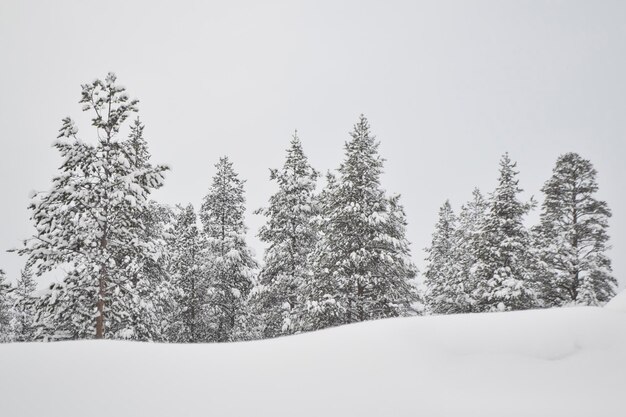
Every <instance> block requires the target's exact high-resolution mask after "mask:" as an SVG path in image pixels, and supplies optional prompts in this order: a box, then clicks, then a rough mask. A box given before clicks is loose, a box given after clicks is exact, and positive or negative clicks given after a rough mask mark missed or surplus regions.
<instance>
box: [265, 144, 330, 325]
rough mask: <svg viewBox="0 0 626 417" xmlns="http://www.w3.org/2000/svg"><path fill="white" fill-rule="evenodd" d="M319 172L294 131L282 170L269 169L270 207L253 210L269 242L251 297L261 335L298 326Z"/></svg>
mask: <svg viewBox="0 0 626 417" xmlns="http://www.w3.org/2000/svg"><path fill="white" fill-rule="evenodd" d="M317 177H318V173H317V171H315V170H314V169H313V168H312V167H311V165H310V164H309V162H308V160H307V158H306V156H305V155H304V152H303V150H302V143H301V142H300V139H299V138H298V136H297V132H296V134H294V136H293V139H292V140H291V146H290V147H289V149H288V150H287V158H286V160H285V164H284V166H283V168H282V170H280V171H279V170H271V171H270V179H271V180H273V181H276V182H277V184H278V191H277V192H276V193H275V194H274V195H273V196H271V197H270V201H269V207H267V208H265V209H261V210H258V211H257V213H260V214H263V215H264V216H266V217H267V223H266V224H265V225H263V226H262V227H261V229H260V231H259V237H260V238H261V240H262V241H263V242H266V243H268V244H269V247H268V248H267V250H266V252H265V257H264V260H265V263H264V267H263V269H262V270H261V272H260V284H261V289H260V290H259V291H258V293H257V294H256V295H257V297H256V298H257V300H256V302H257V303H258V304H259V306H258V309H257V310H258V311H259V315H262V316H263V322H264V323H263V325H264V329H263V336H264V337H274V336H278V335H281V334H291V333H293V332H295V331H297V330H299V329H298V328H297V323H298V320H299V319H298V318H299V317H300V316H301V315H302V310H303V306H304V300H303V288H304V284H305V282H306V280H307V278H308V277H309V276H310V275H311V274H312V270H311V265H310V254H311V252H312V251H313V248H314V246H315V243H316V241H317V236H318V235H317V230H316V227H315V224H314V216H316V214H317V209H316V200H315V194H314V193H315V187H316V180H317Z"/></svg>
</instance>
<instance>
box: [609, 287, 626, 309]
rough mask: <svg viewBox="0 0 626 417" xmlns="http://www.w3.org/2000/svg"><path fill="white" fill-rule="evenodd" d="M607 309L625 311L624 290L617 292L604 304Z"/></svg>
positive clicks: (625, 294) (625, 298) (625, 291)
mask: <svg viewBox="0 0 626 417" xmlns="http://www.w3.org/2000/svg"><path fill="white" fill-rule="evenodd" d="M604 307H605V308H608V309H609V310H613V311H622V312H625V313H626V290H624V291H622V292H620V293H619V294H617V295H616V296H615V297H613V299H612V300H611V301H609V302H608V303H606V305H605V306H604Z"/></svg>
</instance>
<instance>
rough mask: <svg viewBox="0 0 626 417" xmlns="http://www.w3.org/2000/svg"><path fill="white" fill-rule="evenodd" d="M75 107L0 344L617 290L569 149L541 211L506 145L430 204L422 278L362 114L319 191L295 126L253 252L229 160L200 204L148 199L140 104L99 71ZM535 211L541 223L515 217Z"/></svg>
mask: <svg viewBox="0 0 626 417" xmlns="http://www.w3.org/2000/svg"><path fill="white" fill-rule="evenodd" d="M80 104H81V105H82V110H83V111H86V112H90V113H91V114H92V119H91V121H92V136H93V137H92V139H91V140H87V139H85V138H83V137H81V136H80V135H79V131H78V128H77V127H76V125H75V123H74V122H73V120H72V119H71V118H69V117H68V118H65V119H63V122H62V127H61V129H60V130H59V135H58V141H57V142H56V143H55V145H54V147H55V149H56V150H57V151H58V152H59V154H60V156H61V158H62V161H63V162H62V165H61V166H60V168H59V169H58V172H57V173H56V174H55V176H54V177H53V178H52V184H51V187H50V189H49V190H48V191H45V192H40V193H37V194H35V195H34V196H33V197H32V200H31V202H30V206H29V209H30V213H31V219H32V223H33V226H34V234H33V235H32V236H30V237H28V238H26V239H25V241H24V243H23V246H21V247H19V248H17V249H15V250H14V251H15V252H17V253H19V254H20V255H22V256H23V257H24V259H25V265H24V268H23V270H22V271H21V274H20V276H19V277H17V279H16V280H14V281H15V283H13V284H9V283H8V280H7V277H6V276H5V274H4V272H2V271H1V270H0V341H35V340H37V341H52V340H67V339H91V338H107V339H130V340H145V341H163V342H182V343H187V342H229V341H237V340H253V339H261V338H271V337H276V336H281V335H290V334H296V333H301V332H306V331H312V330H318V329H322V328H326V327H330V326H337V325H341V324H347V323H354V322H360V321H365V320H373V319H379V318H387V317H399V316H408V315H416V314H453V313H472V312H489V311H511V310H523V309H532V308H548V307H559V306H565V305H575V304H579V305H599V304H602V303H605V302H606V301H608V300H609V299H611V298H612V296H613V295H614V294H615V288H616V280H615V278H614V277H613V276H612V273H611V261H610V259H609V258H608V257H607V256H606V251H607V249H608V240H609V235H608V219H609V217H610V216H611V211H610V210H609V208H608V206H607V204H606V202H604V201H600V200H598V199H597V198H596V192H597V190H598V184H597V181H596V171H595V169H594V168H593V166H592V164H591V163H590V161H588V160H586V159H584V158H583V157H581V156H580V155H578V154H576V153H565V154H563V155H561V156H560V157H559V158H558V159H557V161H556V164H555V167H554V169H553V173H552V176H551V177H550V178H548V179H547V181H546V182H545V185H544V186H543V188H542V190H541V192H542V201H541V203H540V204H538V203H537V202H535V201H534V200H530V201H522V200H521V197H520V193H521V191H522V190H521V189H520V186H519V185H518V179H517V175H518V172H517V171H516V164H515V162H513V161H512V159H511V157H510V156H509V155H508V154H504V155H503V156H502V158H501V160H500V166H499V172H498V175H499V176H498V183H497V187H496V188H495V189H494V190H492V191H491V192H489V193H487V194H483V193H482V192H481V191H480V190H478V189H475V190H474V192H473V198H472V200H471V201H469V202H467V203H466V204H464V205H463V206H462V207H460V210H458V213H455V211H454V209H453V208H452V206H451V205H450V203H449V202H447V201H446V202H444V203H443V205H442V206H441V209H440V210H439V217H438V221H437V223H436V225H435V230H434V233H433V235H432V243H431V245H430V246H429V247H428V248H427V250H426V254H427V258H426V267H425V269H424V271H421V273H420V274H419V277H418V271H417V268H416V267H415V265H414V263H413V261H412V253H411V249H410V242H409V241H408V240H407V238H406V226H407V215H406V213H405V211H404V209H403V206H402V204H401V198H400V196H399V195H393V194H389V193H387V192H386V190H385V188H384V187H383V185H382V184H381V174H382V172H383V161H384V160H383V158H382V157H381V156H380V155H379V152H378V146H379V143H378V141H377V139H376V138H375V136H374V135H373V134H372V133H371V130H370V125H369V123H368V120H367V119H366V118H365V116H363V115H361V116H360V117H359V119H358V120H357V122H356V124H355V125H354V128H353V130H352V132H351V134H350V137H349V138H347V141H346V143H345V148H344V157H343V161H342V162H341V164H340V166H339V167H338V168H337V169H336V171H334V172H330V173H328V174H327V175H326V178H325V181H323V183H324V187H323V188H322V189H321V190H318V182H322V181H321V180H322V179H321V178H320V173H319V172H318V171H317V170H315V168H313V167H312V166H311V165H310V163H309V161H308V159H307V157H306V154H305V152H304V149H303V146H302V142H301V140H300V138H299V137H298V136H297V133H296V134H294V135H293V137H292V139H291V141H290V142H289V144H288V147H287V151H286V156H285V160H284V165H283V166H282V168H280V169H273V170H271V171H270V179H271V180H272V181H274V182H275V183H276V185H277V191H276V192H275V194H273V195H271V196H269V199H268V204H267V206H266V207H264V208H261V209H259V210H257V213H259V214H261V215H263V216H264V217H265V219H266V221H265V224H264V225H263V226H262V227H261V229H260V230H259V231H258V236H259V237H260V239H261V240H262V241H263V242H264V243H265V244H266V246H267V250H266V251H265V253H264V254H263V259H255V257H254V255H253V253H252V251H251V249H250V248H249V246H248V245H247V243H246V233H247V232H248V230H247V228H246V225H245V219H244V214H245V211H246V200H245V190H244V187H245V181H244V180H243V179H241V178H240V177H239V176H238V174H237V171H236V169H235V166H234V165H233V163H232V162H231V161H230V160H229V158H228V157H222V158H219V160H218V161H217V163H216V165H215V167H216V173H215V176H214V177H213V179H212V181H211V182H210V187H209V189H208V190H204V192H205V193H206V194H205V197H204V199H203V203H202V205H201V206H200V207H197V208H196V207H193V206H192V205H190V204H187V205H184V204H181V205H177V206H176V207H170V206H168V205H165V204H161V203H159V202H157V201H154V199H152V198H151V193H152V192H153V191H154V190H156V189H158V188H160V187H162V186H163V185H164V183H165V178H166V174H167V171H168V168H167V166H165V165H159V164H154V163H153V162H152V161H151V155H150V152H149V148H148V142H147V141H146V139H145V138H144V125H143V124H142V122H141V121H140V119H139V118H135V117H133V116H135V115H136V113H137V112H138V101H137V100H134V99H130V98H129V96H128V95H127V93H126V91H125V89H124V88H123V87H121V86H120V85H119V84H118V83H117V81H116V77H115V75H114V74H111V73H110V74H108V76H107V77H106V78H105V79H104V80H95V81H93V82H91V83H88V84H84V85H83V86H82V91H81V96H80ZM494 172H495V170H494ZM531 210H540V217H539V222H538V224H536V225H533V226H532V227H527V225H526V223H525V216H526V215H527V214H528V213H529V211H531ZM59 269H62V270H63V271H67V273H66V275H65V277H64V279H63V280H62V282H59V283H55V284H53V285H51V286H50V287H49V288H48V289H47V290H45V291H38V290H37V285H36V281H35V277H37V276H41V275H42V274H46V273H48V272H50V271H55V270H59ZM422 278H423V283H424V285H423V286H419V285H418V284H417V283H418V281H421V280H422Z"/></svg>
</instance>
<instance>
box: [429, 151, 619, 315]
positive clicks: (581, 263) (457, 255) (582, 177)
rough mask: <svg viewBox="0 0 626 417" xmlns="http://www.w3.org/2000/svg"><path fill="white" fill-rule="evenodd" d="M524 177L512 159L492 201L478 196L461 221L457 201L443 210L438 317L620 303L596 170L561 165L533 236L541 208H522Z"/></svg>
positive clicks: (437, 259)
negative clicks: (529, 223)
mask: <svg viewBox="0 0 626 417" xmlns="http://www.w3.org/2000/svg"><path fill="white" fill-rule="evenodd" d="M517 174H518V172H517V171H516V170H515V163H513V162H512V161H511V159H510V158H509V155H508V154H505V155H504V156H503V157H502V160H501V161H500V176H499V180H498V186H497V188H496V189H495V191H494V192H493V193H491V194H490V195H489V197H488V198H484V197H483V195H482V194H481V192H480V191H479V190H478V189H475V190H474V193H473V199H472V200H471V201H470V202H468V203H466V204H465V205H463V206H462V207H461V211H460V213H459V215H458V216H457V215H456V214H455V213H454V211H453V209H452V207H451V205H450V203H449V201H446V202H445V203H444V204H443V206H442V207H441V209H440V210H439V219H438V222H437V224H436V227H435V232H434V234H433V238H432V244H431V246H430V247H429V248H428V249H427V253H428V258H427V267H426V270H425V272H424V276H425V280H426V288H427V291H426V297H425V299H426V301H427V306H428V309H429V310H430V311H432V312H433V313H438V314H447V313H467V312H481V311H504V310H521V309H528V308H538V307H554V306H564V305H571V304H582V305H598V304H600V303H604V302H606V301H608V300H610V299H611V297H613V296H614V295H615V286H616V284H617V282H616V280H615V278H614V277H613V276H612V275H611V261H610V259H609V258H608V257H607V256H606V250H607V249H608V247H607V242H608V239H609V236H608V233H607V229H608V218H609V217H610V216H611V212H610V210H609V208H608V207H607V204H606V202H604V201H599V200H598V199H597V198H596V197H595V193H596V191H597V190H598V185H597V182H596V171H595V169H594V168H593V166H592V165H591V163H590V162H589V161H588V160H585V159H583V158H582V157H580V156H579V155H578V154H575V153H567V154H565V155H562V156H560V157H559V158H558V160H557V162H556V166H555V167H554V170H553V173H552V176H551V177H550V178H549V179H548V181H546V183H545V185H544V187H543V188H542V192H543V194H544V200H543V203H542V205H541V214H540V222H539V224H538V225H536V226H534V227H531V228H530V229H528V228H526V227H525V225H524V216H525V215H526V214H527V213H528V212H529V210H531V209H532V208H534V206H535V202H534V201H532V200H531V201H529V202H523V201H521V200H520V197H519V194H520V192H521V191H522V190H521V189H520V188H519V186H518V180H517Z"/></svg>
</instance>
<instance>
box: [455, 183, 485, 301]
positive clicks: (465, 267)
mask: <svg viewBox="0 0 626 417" xmlns="http://www.w3.org/2000/svg"><path fill="white" fill-rule="evenodd" d="M487 210H488V204H487V201H486V200H485V198H484V197H483V195H482V193H481V192H480V190H479V189H478V188H475V189H474V191H473V192H472V200H470V201H469V202H467V203H466V204H464V205H463V206H462V207H461V212H460V214H459V217H458V227H457V233H456V234H457V237H456V243H457V248H456V265H457V268H458V274H459V275H458V280H457V285H458V293H457V294H458V295H459V297H458V298H457V299H456V304H457V305H456V312H458V313H470V312H473V311H474V309H475V305H476V300H475V299H474V296H473V295H474V292H475V290H476V287H477V277H476V274H475V272H476V271H475V266H476V263H477V262H478V254H479V249H480V245H481V242H482V233H481V231H482V228H483V224H484V222H485V218H486V215H487Z"/></svg>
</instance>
